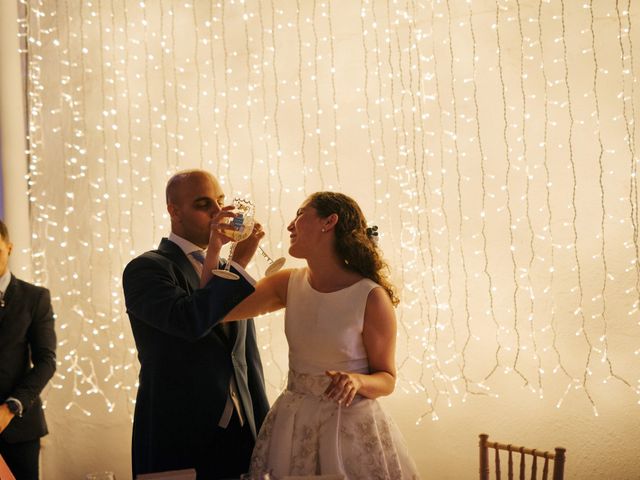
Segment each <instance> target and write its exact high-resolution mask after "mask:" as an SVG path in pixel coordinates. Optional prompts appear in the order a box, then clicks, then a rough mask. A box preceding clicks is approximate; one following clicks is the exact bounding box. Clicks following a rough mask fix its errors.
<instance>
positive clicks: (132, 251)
mask: <svg viewBox="0 0 640 480" xmlns="http://www.w3.org/2000/svg"><path fill="white" fill-rule="evenodd" d="M126 2H127V0H122V12H123V15H124V66H125V74H124V77H125V88H126V90H127V96H126V99H127V100H128V101H127V102H126V103H127V153H128V158H127V164H128V165H129V188H130V190H131V193H130V195H131V197H132V203H131V208H130V209H129V235H130V236H131V249H130V250H129V255H131V256H133V255H134V254H135V252H136V243H135V238H136V237H135V235H134V232H133V217H134V212H135V202H133V194H134V193H135V191H136V188H137V187H134V185H135V183H134V168H133V159H134V154H133V146H132V144H131V141H132V139H133V129H132V128H131V121H132V119H133V112H132V111H131V103H132V102H131V88H132V87H131V81H130V79H129V75H127V74H126V72H128V71H129V68H130V58H129V44H130V40H129V10H128V8H127V3H126ZM167 158H168V157H167Z"/></svg>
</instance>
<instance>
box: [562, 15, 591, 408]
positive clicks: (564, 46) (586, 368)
mask: <svg viewBox="0 0 640 480" xmlns="http://www.w3.org/2000/svg"><path fill="white" fill-rule="evenodd" d="M561 10H562V14H561V18H562V49H563V54H564V67H565V71H564V75H565V78H564V79H565V86H566V93H567V111H568V113H569V127H568V139H567V145H568V147H569V163H570V165H571V175H572V178H573V183H572V188H571V205H570V207H571V210H572V212H573V218H572V222H571V224H572V230H573V255H574V261H575V265H576V272H577V276H578V302H577V310H578V312H579V315H580V320H581V324H582V326H581V330H580V333H582V334H583V335H584V340H585V343H586V344H587V348H588V353H587V359H586V362H585V366H584V372H583V376H582V387H583V388H584V392H585V394H586V395H587V398H588V399H589V402H590V403H591V406H592V408H593V411H594V414H595V415H597V410H596V404H595V402H594V400H593V397H592V396H591V393H590V391H589V390H588V388H587V375H588V372H589V365H590V363H591V354H592V352H593V344H592V343H591V340H590V339H589V333H588V331H587V329H586V328H585V327H586V317H585V315H584V310H583V305H582V304H583V298H584V294H583V286H582V270H581V264H580V259H579V254H578V230H577V227H576V221H577V218H578V208H577V205H576V185H577V177H576V164H575V158H574V154H573V128H574V125H575V119H574V116H573V107H572V102H571V89H570V87H569V61H568V56H567V41H566V22H565V18H566V17H565V8H564V3H561Z"/></svg>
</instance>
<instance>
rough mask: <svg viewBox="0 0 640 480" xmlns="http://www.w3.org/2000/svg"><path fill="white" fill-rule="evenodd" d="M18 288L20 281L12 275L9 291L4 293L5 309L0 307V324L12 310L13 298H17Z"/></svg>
mask: <svg viewBox="0 0 640 480" xmlns="http://www.w3.org/2000/svg"><path fill="white" fill-rule="evenodd" d="M16 288H18V280H17V279H16V277H14V276H13V274H12V275H11V280H9V286H8V287H7V291H6V292H4V296H3V297H2V299H3V301H4V307H0V323H2V321H3V320H4V318H5V316H6V315H5V314H6V313H7V311H8V310H9V308H11V302H12V299H13V297H14V296H15V292H16Z"/></svg>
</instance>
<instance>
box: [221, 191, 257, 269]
mask: <svg viewBox="0 0 640 480" xmlns="http://www.w3.org/2000/svg"><path fill="white" fill-rule="evenodd" d="M233 206H234V213H235V214H236V215H235V217H233V218H231V219H230V220H229V225H231V226H232V227H233V228H232V229H230V230H225V232H224V234H225V235H226V236H227V237H230V238H231V239H232V243H231V249H230V250H229V258H228V259H227V263H226V264H225V265H224V268H222V269H221V268H216V269H215V270H212V271H211V273H213V274H214V275H217V276H218V277H222V278H226V279H229V280H238V279H239V278H240V277H239V276H238V275H236V274H235V273H233V272H230V271H229V268H230V267H231V261H232V260H233V252H234V250H235V249H236V245H237V243H238V242H241V241H242V240H244V239H245V238H247V237H248V236H249V235H251V232H252V231H253V225H254V223H255V220H254V218H253V215H254V211H255V208H254V206H253V203H251V201H249V200H246V199H244V198H234V199H233Z"/></svg>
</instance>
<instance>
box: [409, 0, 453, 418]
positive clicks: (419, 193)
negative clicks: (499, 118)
mask: <svg viewBox="0 0 640 480" xmlns="http://www.w3.org/2000/svg"><path fill="white" fill-rule="evenodd" d="M407 11H408V6H407ZM415 19H416V10H415V3H413V2H412V3H411V18H410V19H409V20H408V25H409V32H408V37H409V39H410V41H411V42H413V39H414V38H416V39H417V40H418V41H416V42H415V43H411V45H410V47H409V62H410V63H411V64H412V65H416V69H417V76H418V80H417V84H418V88H417V91H416V94H415V95H413V94H412V95H411V100H412V108H411V120H412V122H413V125H414V128H413V136H412V140H413V141H412V147H413V148H412V149H413V159H414V161H413V175H414V177H415V179H416V180H415V181H416V198H417V202H416V203H417V205H416V208H415V209H414V212H415V213H414V215H415V216H417V217H418V219H417V226H418V231H419V232H426V237H427V242H426V244H427V245H426V248H422V247H421V246H418V252H419V256H420V264H421V271H423V272H427V271H429V272H430V277H431V285H432V288H431V291H432V292H433V297H434V300H435V305H436V308H435V316H434V319H433V321H432V320H431V315H430V312H431V310H430V306H429V305H427V306H426V310H427V312H426V314H427V322H428V324H429V325H432V326H433V325H435V328H433V331H434V332H435V334H436V337H435V338H436V345H435V352H434V353H435V355H436V356H438V348H439V343H438V330H439V324H440V300H439V297H438V287H437V278H436V275H435V269H434V268H433V265H434V264H435V255H434V252H433V237H432V225H431V217H430V211H429V201H428V198H429V195H428V192H429V191H430V189H429V188H428V182H427V178H426V174H425V164H426V158H425V133H424V132H425V119H424V109H423V98H424V88H423V81H422V80H423V70H422V55H421V51H420V42H419V40H420V36H421V35H420V36H418V35H417V34H416V33H415ZM412 50H415V52H416V60H415V62H414V61H413V60H412V58H411V51H412ZM409 85H410V87H409V88H410V90H411V92H413V91H414V90H416V88H415V86H414V75H413V74H411V73H410V77H409ZM416 96H417V100H416ZM416 106H417V108H416ZM416 113H417V116H418V122H416ZM417 131H420V147H419V149H418V147H417V145H416V136H417V134H416V132H417ZM418 151H419V152H420V153H419V154H418ZM418 160H420V168H418V165H417V161H418ZM418 171H420V175H419V176H418ZM424 189H426V191H424ZM423 193H424V194H423ZM423 212H424V215H423V214H422V213H423ZM423 217H424V221H425V225H424V226H423V223H422V222H423ZM425 249H426V250H427V251H428V252H429V261H427V258H426V257H425V253H424V251H425ZM421 288H422V291H423V292H424V295H425V298H428V295H427V292H428V291H429V290H430V289H429V286H428V284H427V275H426V273H423V274H422V275H421ZM424 310H425V309H424V307H423V302H420V318H423V317H424ZM449 326H450V327H451V329H452V332H453V336H454V339H455V326H454V325H453V323H452V322H450V323H449ZM454 345H455V341H454ZM454 355H455V354H454ZM436 365H437V369H438V374H440V373H441V366H440V363H439V362H438V363H437V364H436ZM447 399H449V396H448V397H447ZM434 408H435V405H434Z"/></svg>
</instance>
